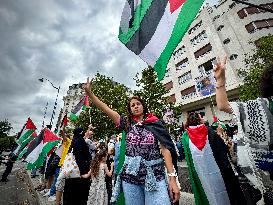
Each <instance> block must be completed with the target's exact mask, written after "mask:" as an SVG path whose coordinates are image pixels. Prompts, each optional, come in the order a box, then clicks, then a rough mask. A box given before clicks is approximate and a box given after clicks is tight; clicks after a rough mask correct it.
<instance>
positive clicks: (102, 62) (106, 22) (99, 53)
mask: <svg viewBox="0 0 273 205" xmlns="http://www.w3.org/2000/svg"><path fill="white" fill-rule="evenodd" d="M124 2H125V0H46V1H44V0H12V1H11V0H1V1H0V19H1V20H0V71H1V74H0V120H3V119H8V120H9V121H10V122H11V124H12V126H13V127H14V129H13V133H17V132H18V131H19V130H20V129H21V127H22V126H23V124H24V123H25V121H26V119H27V118H28V117H31V119H32V120H33V121H34V123H35V124H36V126H37V128H38V130H40V129H41V125H42V121H43V113H44V109H45V105H46V103H47V102H48V103H49V106H48V112H47V116H46V122H45V124H49V121H50V116H51V114H52V109H53V105H54V101H55V98H56V95H57V90H56V89H54V88H53V87H52V86H51V85H50V83H47V82H44V83H41V82H39V81H38V79H39V78H42V77H44V78H47V79H49V80H50V81H52V82H53V84H54V85H55V86H56V87H58V86H61V91H60V96H59V99H58V108H57V112H56V113H57V114H56V116H55V120H54V123H55V122H56V120H57V118H58V114H59V111H60V107H62V106H63V101H62V97H63V95H65V94H66V91H67V90H68V86H69V85H71V84H74V83H79V82H84V81H85V80H86V77H87V76H93V75H94V74H95V73H96V72H97V71H99V72H100V73H102V74H105V75H107V76H110V77H113V78H114V80H115V81H117V82H120V83H123V84H125V85H126V86H128V87H131V88H134V87H135V84H134V81H133V77H134V76H135V75H136V73H137V72H140V71H141V69H143V68H144V67H145V66H146V64H145V63H144V62H143V61H142V60H140V59H139V58H138V57H137V56H135V55H134V54H132V53H131V52H130V51H129V50H127V49H126V48H125V46H123V45H122V44H121V43H120V42H119V41H118V38H117V35H118V28H119V21H120V16H121V12H122V9H123V5H124ZM207 2H210V3H215V2H217V0H207Z"/></svg>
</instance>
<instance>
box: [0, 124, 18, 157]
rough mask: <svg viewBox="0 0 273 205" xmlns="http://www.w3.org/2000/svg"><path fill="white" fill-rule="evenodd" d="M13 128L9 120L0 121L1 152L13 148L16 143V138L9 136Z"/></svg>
mask: <svg viewBox="0 0 273 205" xmlns="http://www.w3.org/2000/svg"><path fill="white" fill-rule="evenodd" d="M11 130H12V126H11V124H10V122H9V121H8V120H3V121H0V152H2V151H3V150H6V149H8V148H11V147H12V146H13V145H14V143H15V137H14V136H9V132H10V131H11Z"/></svg>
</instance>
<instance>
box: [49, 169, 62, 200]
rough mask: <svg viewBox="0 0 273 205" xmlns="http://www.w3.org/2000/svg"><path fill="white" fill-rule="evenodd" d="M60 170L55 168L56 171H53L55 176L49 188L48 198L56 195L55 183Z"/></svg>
mask: <svg viewBox="0 0 273 205" xmlns="http://www.w3.org/2000/svg"><path fill="white" fill-rule="evenodd" d="M60 169H61V168H59V167H58V168H57V169H56V171H55V176H54V181H53V183H52V185H51V187H50V194H49V196H53V195H55V194H56V182H57V179H58V176H59V173H60Z"/></svg>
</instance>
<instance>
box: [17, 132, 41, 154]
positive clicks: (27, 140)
mask: <svg viewBox="0 0 273 205" xmlns="http://www.w3.org/2000/svg"><path fill="white" fill-rule="evenodd" d="M35 137H37V133H36V132H35V131H34V132H33V133H32V134H31V136H29V137H28V138H26V139H25V140H24V141H23V142H22V143H21V145H19V146H20V148H19V151H20V150H22V149H24V148H25V147H26V145H27V144H28V143H30V142H31V141H32V140H34V138H35Z"/></svg>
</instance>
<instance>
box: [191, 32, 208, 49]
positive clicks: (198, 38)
mask: <svg viewBox="0 0 273 205" xmlns="http://www.w3.org/2000/svg"><path fill="white" fill-rule="evenodd" d="M206 38H208V35H207V33H206V31H202V32H201V33H199V34H198V35H197V36H195V37H194V38H193V39H191V40H190V41H191V44H192V45H193V46H195V45H197V44H198V43H201V42H202V41H203V40H204V39H206Z"/></svg>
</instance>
